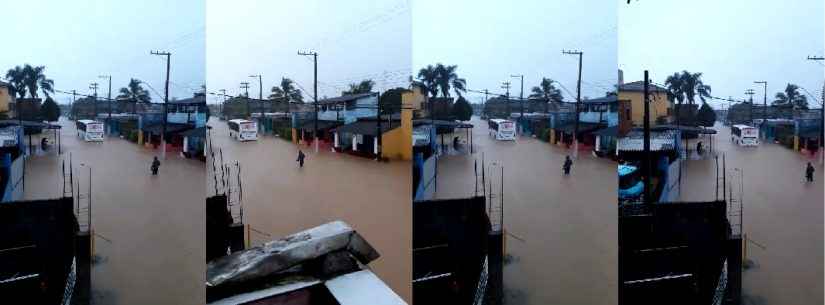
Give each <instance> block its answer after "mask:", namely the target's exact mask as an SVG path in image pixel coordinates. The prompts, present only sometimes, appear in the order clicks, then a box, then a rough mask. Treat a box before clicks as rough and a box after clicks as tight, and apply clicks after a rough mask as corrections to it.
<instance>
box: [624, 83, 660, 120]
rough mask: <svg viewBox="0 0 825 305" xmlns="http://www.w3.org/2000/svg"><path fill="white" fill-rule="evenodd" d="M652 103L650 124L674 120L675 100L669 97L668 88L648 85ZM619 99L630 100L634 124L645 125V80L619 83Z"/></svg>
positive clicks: (631, 116)
mask: <svg viewBox="0 0 825 305" xmlns="http://www.w3.org/2000/svg"><path fill="white" fill-rule="evenodd" d="M648 94H649V98H650V100H651V103H650V125H651V126H655V125H656V122H657V121H664V122H666V123H670V122H671V121H672V116H671V114H672V113H673V102H672V101H671V100H670V99H668V97H667V89H665V88H662V87H659V86H656V85H653V84H650V85H649V86H648ZM619 100H626V101H630V112H631V113H630V118H631V121H632V123H633V126H642V125H644V115H645V108H644V104H643V103H642V102H643V100H644V82H643V81H638V82H632V83H626V84H621V85H619Z"/></svg>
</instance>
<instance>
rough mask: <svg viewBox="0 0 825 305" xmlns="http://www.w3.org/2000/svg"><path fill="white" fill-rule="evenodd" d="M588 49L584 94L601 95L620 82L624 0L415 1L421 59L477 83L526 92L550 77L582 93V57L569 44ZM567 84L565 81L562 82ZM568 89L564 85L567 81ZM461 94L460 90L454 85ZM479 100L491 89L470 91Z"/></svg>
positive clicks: (420, 63)
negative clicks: (619, 25)
mask: <svg viewBox="0 0 825 305" xmlns="http://www.w3.org/2000/svg"><path fill="white" fill-rule="evenodd" d="M563 49H564V50H571V49H577V50H581V51H583V52H584V57H583V62H584V64H583V71H582V79H583V81H582V96H589V97H600V96H604V94H605V92H607V91H609V90H613V86H614V85H615V84H616V79H617V70H616V65H617V62H616V61H617V58H616V4H615V3H611V2H610V1H604V0H554V1H537V0H534V1H492V0H484V1H471V0H462V1H443V0H416V1H414V2H413V67H414V72H416V73H417V71H418V70H419V69H421V68H422V67H425V66H426V65H428V64H436V63H438V62H441V63H443V64H445V65H458V71H457V72H458V75H459V77H462V78H465V79H466V80H467V87H468V88H470V89H473V90H484V89H488V90H490V92H496V93H502V94H503V93H504V89H501V84H502V82H504V81H510V82H511V89H510V95H511V96H515V97H517V96H518V95H519V90H520V88H519V86H520V80H519V79H517V78H511V77H510V76H511V75H519V74H523V75H524V96H525V97H526V96H528V95H529V94H530V88H532V87H533V86H537V85H538V84H539V83H540V82H541V78H542V77H547V78H551V79H553V80H556V81H558V82H560V83H561V84H562V86H564V87H565V88H567V89H568V91H569V93H568V92H567V91H565V90H563V89H562V94H563V95H564V98H565V100H568V101H574V100H575V94H576V80H577V75H578V74H577V73H578V58H577V57H576V56H573V55H564V54H562V50H563ZM556 87H559V86H556ZM559 89H561V88H559ZM451 94H453V93H451ZM467 96H468V97H469V99H470V100H471V102H481V100H482V98H483V96H484V94H478V93H467Z"/></svg>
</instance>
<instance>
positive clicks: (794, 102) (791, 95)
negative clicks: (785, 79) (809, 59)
mask: <svg viewBox="0 0 825 305" xmlns="http://www.w3.org/2000/svg"><path fill="white" fill-rule="evenodd" d="M772 104H773V105H774V106H778V107H788V108H794V109H808V98H807V97H805V95H803V94H801V93H800V92H799V86H797V85H794V84H788V85H787V86H785V91H784V92H777V93H776V96H775V100H774V101H773V103H772Z"/></svg>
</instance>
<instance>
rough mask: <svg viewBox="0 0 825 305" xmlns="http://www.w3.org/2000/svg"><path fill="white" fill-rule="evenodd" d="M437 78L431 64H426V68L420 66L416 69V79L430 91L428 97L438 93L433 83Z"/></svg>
mask: <svg viewBox="0 0 825 305" xmlns="http://www.w3.org/2000/svg"><path fill="white" fill-rule="evenodd" d="M437 78H438V75H437V73H436V71H435V68H434V67H433V66H432V65H427V67H426V68H421V70H419V71H418V80H419V81H420V82H421V84H422V85H424V87H425V89H426V90H427V92H429V93H430V97H435V96H436V95H437V94H438V87H437V85H436V83H435V82H436V79H437Z"/></svg>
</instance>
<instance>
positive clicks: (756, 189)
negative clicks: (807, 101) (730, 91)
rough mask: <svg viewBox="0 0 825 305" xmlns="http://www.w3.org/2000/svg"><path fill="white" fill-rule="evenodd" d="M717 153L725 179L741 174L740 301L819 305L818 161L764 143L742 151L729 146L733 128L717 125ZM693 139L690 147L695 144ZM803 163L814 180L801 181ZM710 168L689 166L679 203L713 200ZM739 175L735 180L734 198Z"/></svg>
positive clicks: (704, 163) (699, 163)
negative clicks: (743, 247) (743, 264)
mask: <svg viewBox="0 0 825 305" xmlns="http://www.w3.org/2000/svg"><path fill="white" fill-rule="evenodd" d="M716 130H717V131H718V132H719V134H717V135H716V136H715V138H716V139H715V141H714V143H713V145H714V149H715V150H716V152H717V153H719V154H720V166H721V154H722V153H725V155H726V158H727V169H728V172H729V176H728V177H731V176H735V177H738V175H739V173H738V172H736V171H735V170H734V168H740V169H742V170H743V172H744V198H743V204H744V205H743V215H744V217H743V218H744V220H743V222H744V226H743V227H744V232H745V233H746V234H747V236H748V239H749V240H752V242H748V245H747V255H746V260H747V261H748V262H749V263H750V265H751V266H749V268H746V269H745V272H744V275H743V295H744V298H745V304H822V303H823V243H822V242H823V240H822V232H823V183H822V180H823V174H822V172H823V167H822V165H820V164H819V162H818V160H817V159H811V158H810V157H808V156H805V155H802V154H800V153H799V152H795V151H793V150H792V149H789V148H787V147H784V146H781V145H778V144H773V143H768V144H765V143H761V144H760V145H759V147H739V146H736V145H734V144H733V143H731V142H730V128H728V127H726V126H721V125H719V124H717V125H716ZM695 142H696V141H695V140H691V141H690V143H692V144H691V145H695ZM807 162H812V164H814V167H815V169H816V173H815V175H814V176H815V177H814V182H813V183H806V182H804V175H805V174H804V170H805V165H806V164H807ZM715 170H716V169H715V164H714V161H713V160H712V159H711V160H694V161H688V162H687V164H686V165H685V172H684V174H683V178H682V179H683V181H682V182H683V184H682V192H681V195H682V197H683V198H682V200H712V199H713V196H714V188H715V179H714V177H715V175H716V172H715ZM739 180H740V179H739V178H734V181H733V184H734V188H735V191H734V195H735V198H738V195H736V194H737V190H738V187H739Z"/></svg>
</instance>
